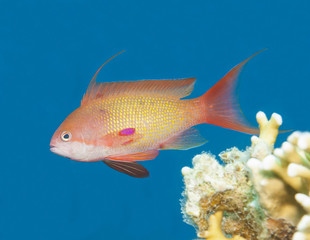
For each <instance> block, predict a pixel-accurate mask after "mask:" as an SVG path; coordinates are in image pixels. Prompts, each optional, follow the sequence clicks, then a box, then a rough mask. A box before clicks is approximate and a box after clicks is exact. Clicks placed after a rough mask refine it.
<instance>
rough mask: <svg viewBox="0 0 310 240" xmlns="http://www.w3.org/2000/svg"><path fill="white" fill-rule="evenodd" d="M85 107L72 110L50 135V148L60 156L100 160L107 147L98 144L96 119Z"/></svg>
mask: <svg viewBox="0 0 310 240" xmlns="http://www.w3.org/2000/svg"><path fill="white" fill-rule="evenodd" d="M94 115H96V114H94V112H92V115H90V114H89V111H88V110H87V109H85V108H78V109H76V110H75V111H74V112H72V113H71V114H70V115H69V116H68V117H67V118H66V119H65V120H64V121H63V123H62V124H61V125H60V126H59V127H58V129H57V130H56V131H55V133H54V134H53V136H52V139H51V142H50V150H51V151H52V152H53V153H55V154H58V155H60V156H63V157H66V158H69V159H72V160H75V161H82V162H94V161H100V160H102V159H103V158H104V156H105V155H106V154H105V152H106V151H107V148H105V147H104V146H100V145H99V144H98V139H100V138H99V137H98V134H99V132H100V131H98V121H96V119H95V118H94V117H93V116H94Z"/></svg>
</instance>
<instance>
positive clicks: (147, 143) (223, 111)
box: [50, 53, 258, 178]
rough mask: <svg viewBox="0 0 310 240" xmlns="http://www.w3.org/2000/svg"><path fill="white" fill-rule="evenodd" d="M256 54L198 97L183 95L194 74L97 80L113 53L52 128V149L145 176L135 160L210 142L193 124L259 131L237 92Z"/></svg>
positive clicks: (138, 175)
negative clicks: (72, 107) (243, 71)
mask: <svg viewBox="0 0 310 240" xmlns="http://www.w3.org/2000/svg"><path fill="white" fill-rule="evenodd" d="M256 54H257V53H256ZM256 54H254V55H253V56H255V55H256ZM117 55H118V54H117ZM115 56H116V55H115ZM115 56H113V57H112V58H114V57H115ZM253 56H252V57H253ZM252 57H250V58H248V59H246V60H245V61H243V62H242V63H240V64H238V65H237V66H235V67H234V68H233V69H231V70H230V71H229V72H228V73H227V74H226V75H225V76H224V77H223V78H222V79H221V80H220V81H218V82H217V83H216V84H215V85H214V86H213V87H212V88H211V89H210V90H209V91H207V92H206V93H205V94H203V95H202V96H200V97H198V98H195V99H183V98H184V97H186V96H188V95H190V94H191V92H192V91H193V88H194V84H195V80H196V79H195V78H186V79H177V80H142V81H131V82H130V81H128V82H126V81H124V82H107V83H97V82H96V77H97V74H98V72H99V71H100V69H101V68H102V67H103V66H104V65H105V64H106V63H107V62H108V61H110V60H111V59H112V58H110V59H109V60H108V61H107V62H106V63H104V64H103V65H102V66H101V67H100V68H99V69H98V71H97V72H96V74H95V75H94V77H93V78H92V80H91V82H90V84H89V86H88V89H87V92H86V94H85V95H84V97H83V99H82V102H81V106H80V107H79V108H77V109H76V110H75V111H74V112H72V113H71V114H70V115H69V116H68V117H67V118H66V119H65V120H64V122H63V123H62V124H61V125H60V126H59V128H58V129H57V130H56V132H55V133H54V135H53V137H52V139H51V143H50V147H51V151H52V152H54V153H56V154H59V155H61V156H64V157H68V158H70V159H72V160H76V161H83V162H94V161H103V162H104V163H106V164H107V165H108V166H109V167H111V168H113V169H115V170H118V171H120V172H122V173H125V174H128V175H130V176H133V177H138V178H143V177H147V176H149V172H148V171H147V169H145V168H144V167H143V166H142V165H141V164H139V163H137V161H145V160H151V159H154V158H156V157H157V155H158V153H159V150H166V149H189V148H193V147H197V146H200V145H202V144H204V143H205V142H206V140H205V139H204V138H203V137H202V136H201V135H200V134H199V132H198V130H197V129H196V128H194V126H195V125H198V124H202V123H208V124H214V125H218V126H221V127H224V128H229V129H233V130H236V131H240V132H245V133H250V134H257V133H258V130H257V129H256V128H253V127H251V126H250V125H249V124H248V123H247V122H246V120H245V119H244V117H243V115H242V113H241V111H240V109H239V104H238V101H237V99H236V97H235V89H236V82H237V77H238V74H239V73H240V71H241V68H242V67H243V65H244V64H245V63H246V62H247V61H249V60H250V59H251V58H252Z"/></svg>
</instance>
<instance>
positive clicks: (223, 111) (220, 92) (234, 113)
mask: <svg viewBox="0 0 310 240" xmlns="http://www.w3.org/2000/svg"><path fill="white" fill-rule="evenodd" d="M261 51H263V50H261ZM261 51H259V52H257V53H255V54H254V55H252V56H251V57H249V58H248V59H246V60H245V61H243V62H242V63H240V64H238V65H237V66H235V67H234V68H233V69H231V70H230V71H229V72H228V73H227V74H226V75H225V76H224V77H223V78H222V79H221V80H220V81H218V82H217V83H216V84H215V85H214V86H213V87H212V88H211V89H210V90H209V91H207V92H206V93H205V94H204V95H202V96H201V97H200V98H201V101H202V102H203V103H204V104H205V105H204V107H203V109H204V111H205V113H204V114H205V115H204V120H203V122H205V123H209V124H213V125H217V126H220V127H224V128H229V129H232V130H236V131H240V132H245V133H249V134H258V133H259V130H258V129H257V128H255V127H252V126H251V125H250V124H249V123H248V122H247V120H246V119H245V117H244V116H243V114H242V112H241V109H240V107H239V103H238V99H237V94H236V87H237V78H238V75H239V73H240V72H241V69H242V67H243V66H244V65H245V64H246V63H247V62H248V61H249V60H250V59H251V58H253V57H254V56H255V55H257V54H258V53H260V52H261Z"/></svg>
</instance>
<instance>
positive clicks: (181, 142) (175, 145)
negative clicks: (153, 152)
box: [160, 127, 207, 150]
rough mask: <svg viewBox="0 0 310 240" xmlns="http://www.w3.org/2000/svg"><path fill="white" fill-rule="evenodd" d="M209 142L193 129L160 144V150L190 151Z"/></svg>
mask: <svg viewBox="0 0 310 240" xmlns="http://www.w3.org/2000/svg"><path fill="white" fill-rule="evenodd" d="M206 142H207V140H206V139H205V138H204V137H202V136H201V134H200V133H199V131H198V130H197V129H196V128H194V127H192V128H190V129H187V130H185V131H184V132H181V133H180V134H178V135H176V136H174V137H172V138H170V139H169V140H168V141H167V142H164V143H162V144H160V149H163V150H165V149H184V150H185V149H190V148H193V147H198V146H200V145H203V144H204V143H206Z"/></svg>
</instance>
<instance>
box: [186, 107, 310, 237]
mask: <svg viewBox="0 0 310 240" xmlns="http://www.w3.org/2000/svg"><path fill="white" fill-rule="evenodd" d="M256 117H257V122H258V124H259V128H260V134H259V136H258V137H257V136H252V138H251V142H252V145H251V147H249V148H247V150H246V151H240V150H238V149H237V148H235V147H234V148H231V149H228V150H226V151H224V152H222V153H221V154H220V158H221V160H222V161H223V162H224V163H225V165H224V166H223V165H221V164H219V163H218V161H217V160H216V159H215V157H214V156H213V155H211V154H207V153H202V154H200V155H197V156H195V157H194V158H193V168H189V167H184V168H183V169H182V174H183V176H184V183H185V190H184V193H183V195H184V200H183V206H182V211H183V214H184V219H185V221H186V222H187V223H189V224H192V225H193V226H194V227H196V229H197V235H198V237H200V238H205V239H208V240H212V239H219V240H222V239H251V240H252V239H253V240H255V239H262V240H263V239H272V240H278V239H279V240H280V239H281V240H285V239H287V240H288V239H293V240H304V239H309V240H310V196H309V186H310V182H309V181H310V133H307V132H306V133H301V132H293V133H292V134H291V135H290V136H289V137H288V139H287V141H285V142H284V143H283V144H282V145H281V147H280V148H276V149H274V144H275V141H276V138H277V135H278V133H279V130H278V129H279V127H280V126H281V125H282V118H281V116H280V115H278V114H272V116H271V118H270V120H268V119H267V117H266V115H265V114H264V113H263V112H259V113H258V114H257V116H256Z"/></svg>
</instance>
